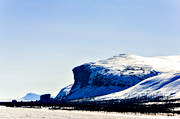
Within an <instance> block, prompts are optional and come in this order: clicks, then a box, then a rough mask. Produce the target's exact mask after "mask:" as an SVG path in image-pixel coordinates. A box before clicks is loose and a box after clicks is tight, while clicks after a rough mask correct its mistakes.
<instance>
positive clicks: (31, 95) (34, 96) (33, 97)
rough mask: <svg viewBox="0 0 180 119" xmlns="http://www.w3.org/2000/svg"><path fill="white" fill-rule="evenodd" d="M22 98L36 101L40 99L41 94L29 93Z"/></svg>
mask: <svg viewBox="0 0 180 119" xmlns="http://www.w3.org/2000/svg"><path fill="white" fill-rule="evenodd" d="M21 100H25V101H35V100H40V95H38V94H35V93H27V94H26V95H25V96H24V97H23V98H21Z"/></svg>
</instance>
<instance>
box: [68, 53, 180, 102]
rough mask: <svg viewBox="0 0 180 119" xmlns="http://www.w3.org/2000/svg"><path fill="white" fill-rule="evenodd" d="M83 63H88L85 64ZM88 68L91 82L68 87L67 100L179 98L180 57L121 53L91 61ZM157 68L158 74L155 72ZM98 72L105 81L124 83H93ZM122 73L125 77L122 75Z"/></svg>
mask: <svg viewBox="0 0 180 119" xmlns="http://www.w3.org/2000/svg"><path fill="white" fill-rule="evenodd" d="M84 65H85V66H86V64H84ZM89 67H90V68H89ZM107 69H108V70H107ZM88 70H90V72H91V73H90V76H89V79H90V80H89V81H88V85H87V86H84V87H81V88H80V85H79V84H78V83H77V84H76V86H74V87H75V88H74V89H71V90H68V94H69V95H67V98H68V99H76V98H83V97H93V96H94V97H96V98H95V99H97V100H108V99H124V98H134V97H142V96H149V97H157V96H170V97H171V98H180V56H155V57H142V56H136V55H128V54H120V55H118V56H114V57H112V58H108V59H105V60H100V61H97V62H94V63H89V64H88ZM154 71H155V72H159V73H158V74H157V75H156V74H155V75H153V73H154ZM99 74H101V75H103V79H102V80H103V81H104V83H107V82H108V81H107V80H106V79H107V78H108V80H109V79H110V80H109V81H110V82H111V83H112V82H115V84H118V83H120V84H123V85H125V86H119V85H110V86H94V85H93V81H94V80H96V79H97V78H98V76H99ZM149 74H151V75H149ZM147 75H148V76H147ZM123 76H125V77H126V78H121V77H123ZM135 76H137V77H140V79H142V80H139V79H138V78H137V77H135ZM104 77H105V78H104ZM114 77H118V80H114V79H113V78H114ZM111 78H112V79H111ZM100 79H101V78H100ZM97 80H99V79H97ZM105 81H106V82H105ZM68 89H69V88H68ZM64 90H65V89H64ZM66 93H67V92H66ZM97 96H99V97H97Z"/></svg>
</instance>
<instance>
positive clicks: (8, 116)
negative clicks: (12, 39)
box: [0, 106, 180, 119]
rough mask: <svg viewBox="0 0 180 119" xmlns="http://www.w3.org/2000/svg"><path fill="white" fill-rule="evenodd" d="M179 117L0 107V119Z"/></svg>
mask: <svg viewBox="0 0 180 119" xmlns="http://www.w3.org/2000/svg"><path fill="white" fill-rule="evenodd" d="M179 118H180V116H179V115H175V116H166V115H160V114H159V115H158V114H156V115H147V114H139V113H137V114H134V113H115V112H89V111H67V110H48V109H47V108H43V109H33V108H10V107H1V106H0V119H179Z"/></svg>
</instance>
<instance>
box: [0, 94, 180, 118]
mask: <svg viewBox="0 0 180 119" xmlns="http://www.w3.org/2000/svg"><path fill="white" fill-rule="evenodd" d="M0 105H4V106H9V107H32V108H41V107H49V109H64V110H87V111H110V112H141V113H177V114H180V111H175V110H174V109H175V108H177V107H180V99H168V98H165V97H158V98H149V97H141V98H132V99H123V100H107V101H104V100H103V101H95V100H93V99H92V98H91V99H81V100H70V101H65V100H64V101H59V100H53V101H52V100H51V101H47V102H42V101H30V102H22V101H21V102H1V103H0Z"/></svg>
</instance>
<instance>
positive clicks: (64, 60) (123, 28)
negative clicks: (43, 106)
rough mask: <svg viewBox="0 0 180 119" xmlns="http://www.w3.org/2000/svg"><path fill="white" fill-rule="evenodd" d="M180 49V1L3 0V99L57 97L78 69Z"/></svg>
mask: <svg viewBox="0 0 180 119" xmlns="http://www.w3.org/2000/svg"><path fill="white" fill-rule="evenodd" d="M179 44H180V1H179V0H0V82H1V84H0V98H17V97H22V96H23V95H25V94H26V93H27V92H35V93H39V94H43V93H51V94H53V95H56V94H57V93H58V92H59V90H60V89H61V88H63V87H64V86H66V85H68V84H70V83H73V75H72V72H71V70H72V68H73V67H75V66H77V65H80V64H82V63H86V62H91V61H96V60H99V59H104V58H108V57H111V56H113V55H117V54H119V53H129V54H136V55H142V56H155V55H178V54H180V52H179V51H180V46H179Z"/></svg>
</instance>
